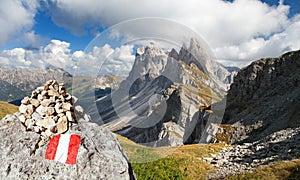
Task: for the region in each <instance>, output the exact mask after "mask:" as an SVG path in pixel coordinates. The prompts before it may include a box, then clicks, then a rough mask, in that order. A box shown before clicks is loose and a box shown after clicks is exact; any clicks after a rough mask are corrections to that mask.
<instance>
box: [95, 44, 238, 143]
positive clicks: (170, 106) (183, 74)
mask: <svg viewBox="0 0 300 180" xmlns="http://www.w3.org/2000/svg"><path fill="white" fill-rule="evenodd" d="M235 74H236V72H235V71H233V72H229V71H228V70H227V69H226V68H225V67H224V66H222V65H221V64H219V63H216V62H214V61H212V59H211V57H210V56H209V54H207V53H206V52H205V50H204V48H203V47H202V46H201V45H200V44H199V43H198V42H197V41H196V40H195V39H191V41H190V46H189V48H186V47H185V46H183V47H182V48H181V49H180V51H179V52H177V51H176V50H175V49H172V50H170V51H166V50H163V49H160V48H159V47H157V46H156V45H155V44H154V43H151V44H150V45H149V46H147V47H141V48H138V49H137V53H136V58H135V62H134V64H133V67H132V70H131V72H130V73H129V76H128V77H127V78H126V79H125V80H124V81H122V82H121V84H120V87H119V89H117V90H115V91H113V92H112V93H111V94H108V95H107V96H104V97H101V98H100V99H98V100H96V104H97V111H95V112H96V113H99V114H100V117H101V118H100V119H99V124H104V125H103V126H105V127H106V128H108V129H110V130H112V131H114V132H117V133H118V134H121V135H123V136H125V137H127V138H129V139H131V140H133V141H134V142H137V143H140V144H145V145H147V146H169V145H171V146H177V145H182V144H185V143H197V142H199V141H200V140H201V135H202V133H204V129H205V128H206V122H207V121H208V114H209V112H210V111H211V110H210V108H211V107H210V106H211V105H212V104H213V103H215V102H217V101H220V100H221V99H222V98H223V97H224V96H225V95H226V90H227V88H228V85H229V84H230V83H231V82H230V81H231V80H232V79H233V76H234V75H235ZM204 141H205V140H204Z"/></svg>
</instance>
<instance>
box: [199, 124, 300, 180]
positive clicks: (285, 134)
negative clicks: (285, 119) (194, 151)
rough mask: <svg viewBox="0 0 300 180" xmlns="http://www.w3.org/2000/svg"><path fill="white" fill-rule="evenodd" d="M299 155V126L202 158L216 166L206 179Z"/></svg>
mask: <svg viewBox="0 0 300 180" xmlns="http://www.w3.org/2000/svg"><path fill="white" fill-rule="evenodd" d="M299 155H300V128H295V129H286V130H281V131H278V132H275V133H273V134H271V135H269V136H267V137H265V138H263V139H261V140H259V141H256V142H253V143H243V144H241V145H236V146H235V147H233V148H224V149H223V150H221V151H220V152H219V153H218V154H211V157H209V158H203V160H205V161H206V162H208V163H210V164H211V165H213V166H215V167H216V168H217V172H216V173H214V174H210V175H209V177H208V179H223V178H224V177H226V176H229V175H232V174H237V173H242V172H245V171H252V170H254V169H255V168H257V167H258V166H260V165H267V164H269V163H272V162H275V161H279V160H291V159H293V158H297V157H299Z"/></svg>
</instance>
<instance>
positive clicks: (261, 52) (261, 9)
mask: <svg viewBox="0 0 300 180" xmlns="http://www.w3.org/2000/svg"><path fill="white" fill-rule="evenodd" d="M41 2H43V4H44V5H45V6H43V8H44V9H43V10H45V11H47V13H49V14H50V16H51V18H52V20H53V21H54V22H55V23H56V24H57V25H58V26H60V27H64V28H66V29H69V30H70V31H72V32H73V33H75V34H83V33H86V32H87V31H88V33H92V34H93V33H97V32H98V31H97V29H98V28H99V27H101V28H107V27H109V26H111V25H114V24H116V23H119V22H122V21H125V20H129V19H135V18H143V17H159V18H166V19H170V20H172V21H175V22H178V23H181V24H184V25H186V26H187V27H189V28H191V29H192V30H194V31H195V32H197V33H198V34H200V35H201V36H202V38H203V39H204V40H205V41H206V42H207V43H208V45H209V46H210V47H211V48H212V50H213V52H215V54H216V56H217V57H218V58H219V59H220V61H222V62H224V63H226V64H231V65H239V66H244V65H246V64H247V63H249V62H250V61H252V60H255V59H258V58H260V57H265V56H274V55H275V56H277V55H279V54H281V53H283V52H286V51H287V50H295V49H299V48H300V45H299V41H298V40H297V38H298V34H299V33H298V32H299V28H300V27H299V19H300V18H299V17H297V16H296V17H294V18H292V19H288V13H289V6H286V5H284V1H283V0H280V1H279V2H280V3H279V5H278V6H269V5H267V4H265V3H263V2H261V1H258V0H235V1H233V2H227V1H224V0H210V1H205V0H189V1H185V2H183V1H179V0H162V1H140V0H128V1H119V0H109V1H107V0H85V1H82V0H43V1H37V0H10V1H0V11H1V15H0V24H1V28H0V44H4V43H5V42H7V40H9V39H12V38H14V37H16V35H18V34H20V33H21V34H22V33H25V35H24V37H25V39H24V40H26V41H28V42H29V43H30V44H32V45H33V46H36V47H37V46H38V42H39V41H40V38H41V37H39V35H37V34H36V33H35V32H34V31H33V30H32V26H33V24H34V23H35V22H34V16H35V14H36V13H37V9H38V8H39V6H40V3H41ZM151 26H152V24H145V25H142V26H132V27H129V29H130V31H132V32H133V33H132V34H131V36H138V37H141V36H143V34H147V33H149V32H147V31H150V30H151V31H153V30H154V31H155V30H157V33H161V32H164V33H165V34H162V36H165V37H169V38H171V37H175V36H176V35H177V34H182V33H184V32H182V31H181V30H178V29H174V28H173V29H172V27H167V26H166V27H162V26H159V27H157V28H156V29H155V28H153V27H152V28H149V27H151ZM164 29H165V30H164ZM169 29H172V30H171V31H170V30H169ZM101 33H102V32H101ZM141 33H142V34H141ZM152 33H153V32H152ZM170 34H171V35H170ZM120 35H121V34H120V32H118V31H115V32H113V33H112V34H111V37H119V36H120ZM49 48H50V47H49ZM61 48H62V49H61V50H62V51H61V52H56V53H58V54H56V55H54V54H55V52H53V53H52V55H51V53H50V54H47V55H49V56H50V57H46V59H48V60H49V59H52V61H53V62H55V63H56V62H57V65H58V64H60V63H62V64H67V63H68V62H70V60H67V59H66V58H67V57H69V56H72V54H70V52H66V51H65V50H66V49H69V48H70V47H65V49H63V47H61ZM52 50H54V49H52ZM99 51H100V50H99ZM43 53H44V52H43ZM55 56H58V57H59V58H60V59H59V58H56V59H55ZM91 56H93V55H91ZM53 59H55V60H53ZM2 61H3V62H4V60H2ZM6 61H7V60H6Z"/></svg>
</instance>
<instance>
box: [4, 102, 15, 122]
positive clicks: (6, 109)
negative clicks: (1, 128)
mask: <svg viewBox="0 0 300 180" xmlns="http://www.w3.org/2000/svg"><path fill="white" fill-rule="evenodd" d="M17 111H18V106H15V105H12V104H9V103H7V102H3V101H0V120H1V119H2V118H4V117H5V116H6V115H7V114H13V113H15V112H17Z"/></svg>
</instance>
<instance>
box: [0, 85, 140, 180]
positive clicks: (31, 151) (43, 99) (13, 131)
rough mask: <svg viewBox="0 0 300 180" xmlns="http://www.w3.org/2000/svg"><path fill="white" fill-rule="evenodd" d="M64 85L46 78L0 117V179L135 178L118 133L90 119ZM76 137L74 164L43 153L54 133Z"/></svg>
mask: <svg viewBox="0 0 300 180" xmlns="http://www.w3.org/2000/svg"><path fill="white" fill-rule="evenodd" d="M75 99H76V98H75V97H72V96H70V95H69V94H68V93H66V92H65V89H64V86H63V85H62V84H58V83H57V82H56V81H48V82H47V83H46V84H45V86H44V87H42V88H37V89H36V90H35V91H33V92H32V96H31V97H26V98H24V99H23V100H22V103H23V104H22V106H21V107H20V111H21V112H17V113H15V114H13V115H8V116H6V117H5V118H4V119H3V120H1V121H0V136H1V137H2V138H1V139H0V151H1V157H0V163H1V167H0V179H135V175H134V173H133V170H132V169H131V166H130V163H129V159H128V157H127V155H126V153H125V152H124V150H123V149H122V147H121V145H120V144H119V142H118V140H117V138H116V137H115V136H114V135H113V134H112V133H111V132H110V131H108V130H106V129H105V128H102V127H100V126H98V125H97V124H95V123H91V122H89V121H91V119H90V117H89V116H88V115H86V114H85V113H84V111H83V108H82V107H80V106H75V105H74V102H75ZM65 133H68V134H77V135H79V136H80V137H81V144H80V146H79V150H78V155H77V162H76V165H69V164H64V163H60V162H57V161H51V160H46V159H45V153H46V149H47V143H48V141H49V139H50V138H51V137H53V135H57V134H65Z"/></svg>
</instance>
